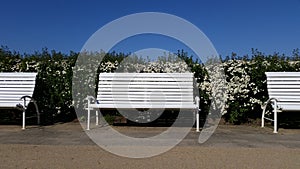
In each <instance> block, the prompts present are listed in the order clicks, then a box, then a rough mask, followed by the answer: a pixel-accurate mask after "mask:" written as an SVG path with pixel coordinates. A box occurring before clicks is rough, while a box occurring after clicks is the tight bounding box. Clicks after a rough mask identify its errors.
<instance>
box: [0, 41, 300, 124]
mask: <svg viewBox="0 0 300 169" xmlns="http://www.w3.org/2000/svg"><path fill="white" fill-rule="evenodd" d="M175 55H176V57H177V58H179V60H183V61H184V62H183V63H182V62H179V61H178V59H177V60H176V58H174V56H173V55H168V56H167V57H165V58H163V57H162V58H160V59H159V60H158V61H157V62H152V61H146V60H143V59H141V58H138V57H132V58H131V60H129V61H128V60H127V62H126V63H125V62H124V61H125V60H126V59H128V58H129V57H128V55H127V54H124V53H115V52H112V53H108V54H105V57H104V58H102V62H101V63H100V64H99V65H100V67H98V68H93V67H78V66H75V65H76V61H77V58H78V53H76V52H70V53H69V54H63V53H61V52H57V51H54V50H53V51H48V50H47V49H46V48H45V49H42V51H41V52H35V53H33V54H20V53H18V52H15V51H11V50H9V49H8V48H7V47H3V46H2V47H1V48H0V72H38V76H37V80H36V88H35V92H34V98H35V99H36V100H37V102H38V106H39V108H40V111H41V113H42V114H43V116H44V123H53V122H58V121H69V120H72V119H74V118H76V113H75V111H74V108H75V107H76V106H79V105H81V106H83V105H84V103H83V100H81V101H80V100H77V101H74V100H73V99H72V94H78V93H72V78H73V77H75V78H78V79H80V78H83V77H77V75H74V76H73V70H74V69H75V68H76V69H78V70H76V72H78V71H79V70H80V71H83V72H88V71H96V72H97V74H98V73H100V72H113V71H118V69H120V70H121V69H122V70H126V71H128V72H130V71H138V72H185V71H191V72H193V73H194V75H195V78H196V82H197V84H196V85H197V86H198V88H199V94H200V96H201V104H200V105H201V109H202V110H203V114H207V113H208V110H209V106H210V99H211V96H210V94H211V90H212V86H213V83H215V82H212V81H210V77H209V76H208V73H207V69H206V67H204V65H203V64H201V63H199V62H198V60H194V59H193V57H192V56H188V54H187V53H186V52H184V51H178V53H176V54H175ZM170 58H171V59H170ZM90 59H91V58H90ZM172 59H173V60H172ZM96 60H97V59H96ZM299 61H300V57H299V50H298V49H296V50H294V51H293V52H292V55H291V56H286V55H283V54H282V55H280V54H278V53H274V54H272V55H265V54H263V53H261V52H259V51H257V50H252V55H251V56H242V57H240V56H237V55H236V54H232V56H230V57H226V58H225V59H224V60H223V61H222V63H221V66H222V69H223V70H224V73H225V76H226V86H227V91H226V98H225V99H226V105H225V107H224V109H223V110H224V111H223V112H222V114H223V117H224V119H226V120H227V121H228V122H230V123H234V124H239V123H245V122H249V121H251V120H252V119H256V118H260V115H261V105H262V103H263V102H265V101H266V100H267V98H268V94H267V88H266V77H265V72H267V71H299V70H300V62H299ZM145 62H147V65H146V66H145V65H143V64H144V63H145ZM85 74H86V73H85ZM89 78H92V79H93V78H94V79H93V80H92V81H94V83H95V84H89V83H88V80H86V81H85V82H84V83H83V85H86V84H88V85H91V87H90V88H91V89H92V90H95V89H96V90H97V85H96V84H97V83H96V82H97V78H96V77H89ZM84 79H88V77H84ZM82 94H85V93H82ZM74 98H76V97H74Z"/></svg>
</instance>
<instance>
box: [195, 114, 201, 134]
mask: <svg viewBox="0 0 300 169" xmlns="http://www.w3.org/2000/svg"><path fill="white" fill-rule="evenodd" d="M199 120H200V117H199V111H196V132H200V130H199V128H200V124H199Z"/></svg>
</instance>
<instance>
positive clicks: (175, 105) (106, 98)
mask: <svg viewBox="0 0 300 169" xmlns="http://www.w3.org/2000/svg"><path fill="white" fill-rule="evenodd" d="M87 99H88V107H87V110H88V115H87V130H89V129H90V111H91V110H93V109H100V108H101V109H106V108H107V109H109V108H115V109H190V110H192V111H195V113H196V121H197V123H196V128H197V131H199V101H200V99H199V97H198V96H196V97H195V96H194V75H193V74H192V73H100V75H99V83H98V93H97V99H96V101H95V99H94V98H93V97H91V96H88V97H87ZM96 125H98V111H96Z"/></svg>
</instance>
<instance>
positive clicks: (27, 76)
mask: <svg viewBox="0 0 300 169" xmlns="http://www.w3.org/2000/svg"><path fill="white" fill-rule="evenodd" d="M36 75H37V73H23V72H9V73H8V72H1V73H0V108H17V105H21V106H23V108H24V110H23V113H22V129H25V109H26V107H27V105H28V104H29V102H30V99H29V98H26V99H25V100H26V102H25V104H24V100H22V99H21V97H23V96H29V97H32V94H33V91H34V87H35V82H36Z"/></svg>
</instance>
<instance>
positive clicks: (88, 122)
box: [86, 108, 91, 130]
mask: <svg viewBox="0 0 300 169" xmlns="http://www.w3.org/2000/svg"><path fill="white" fill-rule="evenodd" d="M90 118H91V109H90V108H88V114H87V126H86V130H90Z"/></svg>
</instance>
